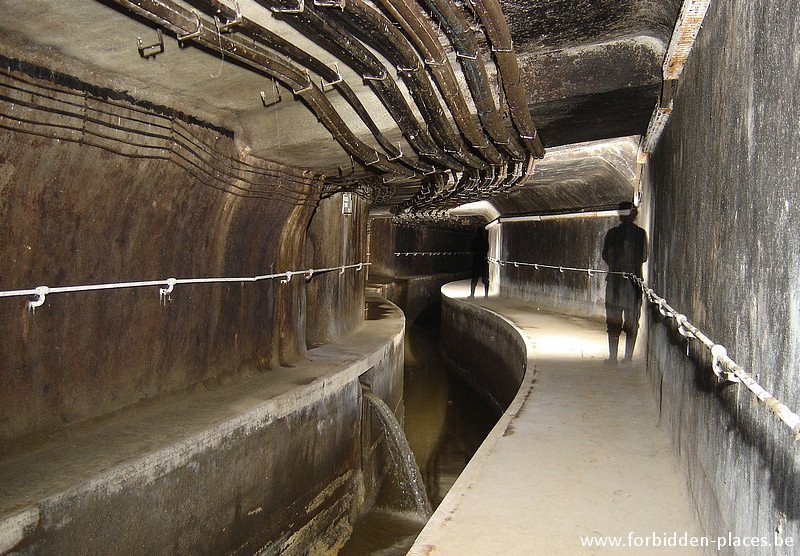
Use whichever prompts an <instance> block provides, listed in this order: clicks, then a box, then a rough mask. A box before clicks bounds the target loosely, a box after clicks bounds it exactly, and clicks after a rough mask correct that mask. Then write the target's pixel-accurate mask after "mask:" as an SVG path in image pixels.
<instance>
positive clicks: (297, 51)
mask: <svg viewBox="0 0 800 556" xmlns="http://www.w3.org/2000/svg"><path fill="white" fill-rule="evenodd" d="M193 3H194V4H195V5H198V6H200V7H201V8H202V9H205V10H206V11H211V12H214V13H215V14H216V15H219V16H222V17H224V18H225V19H226V20H228V21H230V22H234V21H235V22H236V25H235V26H232V29H231V30H235V31H236V32H243V33H244V34H246V35H247V36H249V37H250V38H251V39H253V40H255V41H258V42H261V43H263V44H265V45H266V46H268V47H269V48H271V49H272V50H275V51H276V52H278V53H279V54H283V55H285V56H288V57H289V58H291V59H292V60H294V61H295V62H297V63H298V64H301V65H302V66H304V67H306V68H308V69H310V70H311V71H313V72H314V73H316V74H317V75H319V76H320V77H321V78H322V79H323V80H324V81H326V82H327V83H325V84H326V85H330V86H331V87H333V88H334V89H335V90H336V91H337V92H338V93H339V94H340V95H341V96H342V98H344V99H345V100H346V101H347V103H348V104H349V105H350V106H351V107H352V108H353V110H354V111H355V113H356V114H357V115H358V117H359V118H361V120H362V121H363V122H364V124H365V125H366V126H367V128H368V129H369V130H370V132H371V133H372V136H373V137H375V140H376V141H377V142H378V144H380V145H381V147H383V149H384V150H385V151H386V152H387V153H389V155H390V158H391V160H393V161H394V160H396V161H398V162H400V163H402V164H405V165H406V166H408V167H409V168H412V169H414V170H417V171H420V172H431V171H432V170H433V167H432V166H430V165H429V164H425V163H424V162H421V161H417V160H412V159H410V158H408V157H406V156H404V155H403V154H402V152H401V151H400V150H399V149H398V148H397V147H396V146H395V145H393V144H392V142H391V141H389V139H387V138H386V136H385V135H383V133H382V132H381V131H380V129H379V128H378V125H377V124H376V123H375V121H374V120H373V119H372V117H371V116H370V114H369V112H367V109H366V108H365V107H364V105H363V104H362V103H361V100H360V99H359V98H358V96H357V95H356V93H355V92H354V91H353V89H352V88H350V85H348V84H347V82H346V81H344V80H343V79H341V75H339V74H338V73H337V72H336V71H334V70H333V69H331V68H330V67H328V66H327V65H326V64H324V63H323V62H322V61H321V60H319V59H318V58H316V57H314V56H312V55H311V54H309V53H308V52H306V51H304V50H303V49H301V48H298V47H297V46H295V45H294V44H292V43H291V42H289V41H287V40H286V39H284V38H283V37H281V36H280V35H278V34H276V33H274V32H272V31H270V30H269V29H267V28H265V27H263V26H261V25H258V24H257V23H255V22H253V21H252V20H250V19H248V18H246V17H243V16H242V15H241V14H239V13H237V12H236V11H235V10H234V9H232V8H230V7H229V6H227V5H226V4H224V3H222V2H221V1H220V0H194V1H193Z"/></svg>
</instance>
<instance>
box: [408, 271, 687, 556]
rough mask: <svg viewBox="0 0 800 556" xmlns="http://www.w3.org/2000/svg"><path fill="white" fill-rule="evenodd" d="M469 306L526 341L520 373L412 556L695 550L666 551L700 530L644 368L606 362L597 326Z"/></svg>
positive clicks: (511, 307) (497, 303)
mask: <svg viewBox="0 0 800 556" xmlns="http://www.w3.org/2000/svg"><path fill="white" fill-rule="evenodd" d="M468 285H469V284H468V282H467V284H466V288H468ZM448 287H449V286H446V287H445V290H446V289H447V288H448ZM462 293H463V295H461V294H462ZM468 293H469V292H468V289H467V290H466V291H465V292H459V291H451V292H450V294H451V296H453V297H463V298H466V296H467V294H468ZM465 300H466V299H465ZM468 301H469V302H472V303H474V304H476V305H480V306H483V307H485V308H487V309H489V310H491V311H493V312H496V313H499V314H502V315H503V316H505V317H506V318H508V319H510V320H511V321H512V322H514V324H515V325H516V326H517V328H518V329H519V330H521V331H522V333H523V334H524V335H526V336H527V337H528V338H529V341H530V345H531V351H530V353H529V359H528V372H527V374H526V377H525V379H524V381H523V384H522V387H521V389H520V392H519V393H518V395H517V397H516V398H515V399H514V401H513V402H512V404H511V406H510V407H509V410H508V411H507V412H506V413H505V414H504V416H503V417H501V419H500V421H499V422H498V424H497V426H496V427H495V428H494V430H492V432H491V433H490V435H489V437H488V438H487V440H486V441H485V442H484V443H483V445H482V446H481V447H480V449H479V450H478V452H477V453H476V454H475V456H474V457H473V459H472V460H471V461H470V464H469V465H468V467H467V468H466V469H465V471H464V472H463V473H462V475H461V476H460V477H459V479H458V481H457V482H456V484H455V486H454V487H453V488H452V489H451V490H450V492H449V494H448V496H447V497H446V498H445V500H444V501H443V502H442V503H441V504H440V505H439V508H438V510H437V511H436V512H435V513H434V516H433V517H432V518H431V520H430V521H429V522H428V524H427V525H426V527H425V529H424V530H423V532H422V533H421V534H420V536H419V537H418V539H417V541H416V542H415V544H414V546H413V548H412V549H411V551H410V554H425V555H430V554H453V555H459V556H461V555H465V554H480V555H488V554H503V555H515V554H519V555H538V554H542V555H548V556H549V555H557V554H564V555H573V554H616V553H620V551H624V552H625V553H626V554H627V553H630V554H650V553H655V554H672V553H680V554H697V553H700V552H699V550H700V549H697V548H692V547H690V546H689V547H669V546H664V544H666V543H668V542H671V541H672V539H673V535H674V536H675V538H677V539H680V538H683V537H684V535H686V536H687V537H688V538H692V537H695V538H699V537H700V535H701V533H700V532H699V527H698V524H697V520H696V515H695V511H694V509H693V504H692V503H691V501H690V499H689V495H688V492H687V488H686V483H685V478H684V475H683V473H682V472H681V468H680V462H679V461H678V459H677V457H676V456H675V453H674V451H673V449H672V446H671V445H670V441H669V438H668V433H667V429H666V425H665V424H662V423H661V422H660V421H659V414H658V407H657V404H656V402H655V399H654V396H653V394H652V391H651V386H650V384H649V382H648V380H647V378H646V377H645V374H644V364H643V362H634V363H633V364H627V365H623V364H613V365H609V364H606V363H604V359H605V358H606V357H607V349H608V348H607V339H606V334H605V327H604V323H603V322H602V320H592V319H587V318H581V317H574V316H569V315H565V314H559V313H557V312H551V311H547V310H544V309H543V308H540V307H538V306H536V305H535V304H531V303H526V302H523V301H521V300H518V299H504V298H492V297H490V298H486V299H484V298H475V299H474V300H468ZM602 543H619V544H618V546H616V547H611V546H606V547H603V546H601V544H602ZM658 543H661V544H662V547H661V548H658V547H657V546H655V545H656V544H658ZM599 545H600V546H599ZM622 547H624V548H622ZM676 551H678V552H676Z"/></svg>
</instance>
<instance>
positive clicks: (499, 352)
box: [440, 282, 528, 414]
mask: <svg viewBox="0 0 800 556" xmlns="http://www.w3.org/2000/svg"><path fill="white" fill-rule="evenodd" d="M457 284H460V285H462V286H463V287H467V285H468V284H467V283H465V282H457ZM440 334H441V336H440V350H441V355H442V358H443V360H444V362H445V364H446V365H447V366H448V367H450V368H451V369H452V370H453V371H455V372H456V373H457V374H458V375H459V376H461V377H462V378H463V379H464V380H466V381H467V382H468V383H469V384H470V385H471V386H472V387H473V388H474V389H475V390H476V391H477V392H478V393H479V394H481V395H482V396H484V397H485V398H486V399H487V400H488V401H489V403H490V404H491V405H492V408H493V409H494V410H496V411H497V413H498V414H502V413H503V412H504V411H505V410H506V408H507V407H508V405H509V404H510V403H511V401H512V400H513V399H514V396H515V395H516V394H517V391H518V390H519V388H520V385H521V384H522V380H523V378H524V377H525V371H526V369H527V363H528V351H527V346H526V344H525V341H524V340H523V338H522V336H521V335H520V334H519V331H518V330H517V329H516V328H515V327H514V326H513V325H512V324H511V323H509V322H508V321H506V320H505V319H504V318H502V317H500V316H498V315H497V314H495V313H493V312H491V311H488V310H486V309H484V308H482V307H479V306H477V305H473V304H471V303H469V302H467V301H466V300H463V299H459V298H457V297H456V296H455V294H454V293H453V291H452V290H451V289H450V288H449V286H448V285H445V286H444V287H443V288H442V321H441V330H440Z"/></svg>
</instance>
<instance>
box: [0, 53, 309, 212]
mask: <svg viewBox="0 0 800 556" xmlns="http://www.w3.org/2000/svg"><path fill="white" fill-rule="evenodd" d="M0 77H2V78H3V79H2V85H3V90H2V92H0V128H4V129H8V130H10V131H14V132H18V133H26V134H30V135H35V136H40V137H47V138H50V139H58V140H61V141H66V142H73V143H79V144H81V145H87V146H92V147H97V148H101V149H104V150H106V151H109V152H112V153H115V154H118V155H121V156H126V157H130V158H139V159H153V160H164V161H169V162H172V163H175V164H177V165H178V166H180V167H181V168H183V169H184V170H187V171H189V168H193V169H194V172H193V173H192V175H193V177H195V178H196V179H197V180H198V182H199V183H201V184H202V185H205V186H208V187H211V188H214V189H217V190H221V191H225V192H226V193H229V194H231V195H235V196H239V197H245V198H253V199H265V200H276V201H281V202H286V203H290V204H295V205H314V204H315V203H316V202H317V199H316V195H317V193H318V192H319V191H321V190H322V189H323V188H324V185H322V184H321V183H317V182H318V181H319V179H318V177H319V176H316V175H314V176H309V177H298V176H292V175H290V174H287V173H285V172H283V171H280V170H271V169H269V168H259V167H257V166H254V165H252V164H249V163H247V162H243V161H239V160H237V159H235V158H232V157H231V156H229V155H226V154H223V153H221V152H219V151H216V150H215V149H214V148H213V147H211V146H210V145H207V144H206V143H205V142H204V141H202V140H199V139H197V138H196V137H195V136H194V135H193V134H192V132H191V131H190V129H189V126H188V124H186V123H184V122H182V121H181V120H180V119H178V118H171V117H168V116H164V115H161V114H157V113H154V112H152V111H148V110H145V109H143V108H141V107H137V106H135V105H132V104H127V103H123V102H118V101H114V100H112V99H102V98H99V97H94V96H91V95H89V94H88V93H86V94H84V93H83V92H77V91H74V90H71V89H66V88H62V87H58V86H55V85H52V84H42V83H38V82H34V81H33V80H31V79H28V78H26V77H23V76H19V75H16V74H12V73H11V72H9V71H7V70H4V69H0ZM113 108H118V109H121V110H122V111H123V112H115V111H113V110H112V109H113ZM43 115H53V116H55V117H56V118H58V121H53V120H52V119H50V118H47V119H44V118H42V116H43ZM20 124H21V125H20ZM259 178H266V180H270V181H271V183H264V182H263V181H261V180H259ZM272 180H280V181H279V183H277V184H276V183H274V181H272ZM297 186H299V187H297Z"/></svg>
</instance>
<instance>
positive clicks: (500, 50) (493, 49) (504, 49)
mask: <svg viewBox="0 0 800 556" xmlns="http://www.w3.org/2000/svg"><path fill="white" fill-rule="evenodd" d="M492 52H514V43H511V44H509V45H508V48H497V47H496V46H494V45H492Z"/></svg>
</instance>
